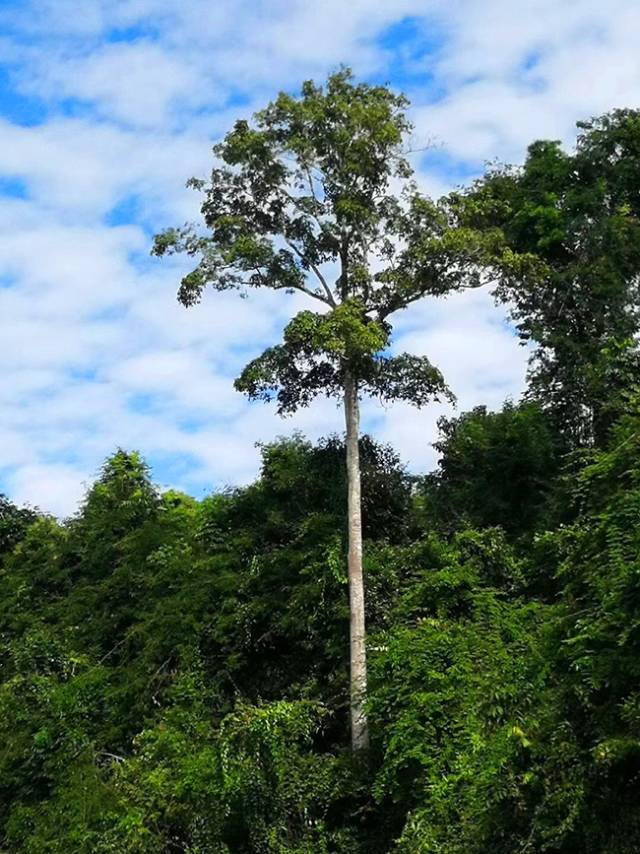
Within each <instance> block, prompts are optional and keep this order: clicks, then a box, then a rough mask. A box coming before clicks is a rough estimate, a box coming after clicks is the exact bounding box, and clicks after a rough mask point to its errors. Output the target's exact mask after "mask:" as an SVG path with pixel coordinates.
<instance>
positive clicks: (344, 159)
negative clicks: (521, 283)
mask: <svg viewBox="0 0 640 854" xmlns="http://www.w3.org/2000/svg"><path fill="white" fill-rule="evenodd" d="M406 107H407V101H406V99H405V98H404V96H402V95H398V94H395V93H393V92H391V91H390V90H389V89H388V88H387V87H385V86H371V85H368V84H364V83H359V84H356V83H355V82H354V81H353V78H352V75H351V72H350V71H349V70H347V69H345V70H342V71H340V72H338V73H336V74H333V75H332V76H331V77H330V78H329V80H328V82H327V84H326V86H325V87H320V86H317V85H315V84H314V83H312V82H309V81H308V82H306V83H304V84H303V87H302V92H301V96H300V97H299V98H295V97H292V96H291V95H289V94H285V93H281V94H280V95H279V96H278V97H277V98H276V100H275V101H274V102H272V103H271V104H269V105H268V106H267V107H266V109H264V110H262V111H261V112H258V113H256V114H255V116H254V120H253V122H252V123H249V122H247V121H244V120H242V121H238V122H236V124H235V126H234V128H233V130H232V131H230V133H228V134H227V136H226V137H225V138H224V140H223V141H222V142H221V143H220V144H219V145H216V146H215V148H214V153H215V155H216V158H217V161H218V163H217V165H216V166H215V168H214V169H213V171H212V173H211V177H210V179H209V180H206V181H205V180H200V179H191V180H190V181H189V184H190V185H191V186H192V187H194V188H196V189H197V190H200V191H201V192H202V193H203V195H204V200H203V203H202V208H201V211H202V216H203V219H204V225H205V228H201V227H197V226H185V227H183V228H179V229H169V230H167V231H165V232H163V233H161V234H159V235H157V236H156V238H155V245H154V252H155V253H156V254H157V255H164V254H167V253H173V252H186V253H187V254H189V255H191V256H194V257H196V258H197V259H198V263H197V266H196V267H195V269H194V270H193V271H192V272H190V273H189V274H188V275H186V276H185V277H184V278H183V280H182V283H181V285H180V289H179V292H178V298H179V300H180V301H181V302H182V303H183V304H184V305H185V306H191V305H193V304H194V303H197V302H198V301H199V300H200V298H201V296H202V294H203V292H204V290H205V289H206V288H207V287H209V286H210V287H212V288H213V289H215V290H217V291H225V290H230V289H238V290H244V289H246V288H251V287H254V288H269V289H272V290H283V291H286V292H291V293H293V292H301V293H303V294H305V295H306V296H307V297H309V298H310V299H311V300H313V301H314V302H316V303H318V304H319V310H318V311H310V310H304V311H301V312H300V313H299V314H297V315H296V316H295V317H294V318H293V319H292V320H291V322H290V323H289V324H288V325H287V326H286V328H285V330H284V340H283V342H282V343H281V344H279V345H277V346H274V347H269V348H268V349H267V350H265V352H264V353H263V354H262V355H261V356H259V357H258V358H256V359H254V360H253V361H252V362H250V363H249V364H248V365H247V366H246V368H245V369H244V370H243V372H242V374H241V375H240V377H239V378H238V380H237V381H236V388H237V389H239V390H241V391H243V392H245V393H247V394H248V395H249V397H251V398H257V399H263V400H271V399H273V398H275V399H276V401H277V405H278V411H279V412H280V414H287V413H291V412H294V411H295V410H296V409H298V408H299V407H302V406H306V405H307V404H308V403H309V402H310V401H311V400H312V399H313V398H314V397H315V396H316V395H318V394H324V395H326V396H329V397H338V398H340V399H341V400H342V403H343V406H344V412H345V425H346V457H347V476H348V478H347V479H348V575H349V597H350V613H351V626H350V639H351V642H350V651H351V654H350V663H351V737H352V746H353V748H354V750H355V751H359V750H362V749H365V748H366V747H367V745H368V740H369V734H368V727H367V717H366V708H365V701H366V690H367V667H366V647H365V641H366V638H365V611H364V586H363V573H362V518H361V492H360V459H359V444H358V440H359V432H360V426H359V425H360V412H359V404H360V398H361V396H362V395H363V394H365V393H369V394H372V395H375V396H377V397H379V398H381V399H383V400H388V401H390V400H405V401H410V402H411V403H413V404H415V405H417V406H423V405H424V404H426V403H428V402H429V401H432V400H434V399H438V398H439V397H446V396H450V393H449V392H448V390H447V388H446V385H445V383H444V380H443V378H442V375H441V374H440V372H439V371H438V370H437V369H436V368H435V367H434V366H433V365H432V364H431V363H430V362H429V360H428V359H426V358H424V357H420V356H414V355H410V354H407V353H403V354H398V355H388V353H386V352H385V351H386V350H387V348H388V347H389V345H390V336H391V325H390V322H389V318H390V316H391V315H392V314H393V312H395V311H397V310H399V309H403V308H406V307H407V306H408V305H409V304H410V303H413V302H415V301H417V300H419V299H421V298H422V297H424V296H426V295H429V294H431V295H441V294H445V293H447V292H449V291H451V290H454V289H457V288H461V287H463V286H473V285H477V284H479V283H480V281H481V278H482V275H481V266H482V263H483V262H484V260H486V258H488V257H489V255H490V254H491V253H492V252H494V251H495V249H496V241H499V237H498V235H497V233H495V232H492V231H491V230H489V231H483V232H482V235H480V234H479V233H476V232H474V231H473V230H472V229H469V228H461V227H457V226H456V224H455V222H453V221H452V218H451V210H450V209H449V208H448V206H447V205H446V204H445V203H443V202H441V203H435V202H433V201H431V200H429V199H427V198H425V197H423V196H421V195H420V194H419V193H418V190H417V187H416V185H415V183H414V181H413V180H412V169H411V167H410V165H409V163H408V160H407V157H406V152H405V150H404V148H403V145H404V139H405V138H406V134H407V133H408V131H409V130H410V123H409V121H408V119H407V117H406V114H405V111H406Z"/></svg>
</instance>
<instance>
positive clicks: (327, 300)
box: [284, 237, 336, 308]
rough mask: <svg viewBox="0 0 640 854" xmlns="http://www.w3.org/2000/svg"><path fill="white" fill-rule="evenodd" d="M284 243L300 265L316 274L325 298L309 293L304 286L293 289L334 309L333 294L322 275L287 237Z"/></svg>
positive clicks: (313, 292) (315, 292)
mask: <svg viewBox="0 0 640 854" xmlns="http://www.w3.org/2000/svg"><path fill="white" fill-rule="evenodd" d="M284 242H285V243H286V244H287V246H288V247H289V248H290V249H291V251H292V252H294V253H295V254H296V255H297V256H298V258H299V259H300V260H301V261H302V263H303V264H306V265H307V266H308V267H309V269H310V270H312V271H313V272H314V273H315V274H316V276H317V278H318V281H319V282H320V284H321V285H322V287H323V288H324V292H325V294H326V296H325V297H323V296H322V294H319V293H317V291H311V290H309V289H308V288H305V286H304V285H299V286H297V285H294V287H297V289H298V290H300V291H303V292H304V293H306V294H308V295H309V296H310V297H313V298H314V299H318V300H320V302H324V303H326V304H327V305H330V306H331V307H332V308H335V307H336V301H335V299H334V298H333V294H332V293H331V288H330V287H329V285H328V284H327V280H326V279H325V277H324V276H323V275H322V273H321V272H320V270H319V269H318V267H317V266H316V265H315V264H314V263H313V262H312V261H309V259H308V258H307V257H306V255H305V254H304V253H303V252H301V251H300V250H299V249H298V247H297V246H296V245H295V243H293V242H292V241H291V240H289V238H288V237H285V238H284Z"/></svg>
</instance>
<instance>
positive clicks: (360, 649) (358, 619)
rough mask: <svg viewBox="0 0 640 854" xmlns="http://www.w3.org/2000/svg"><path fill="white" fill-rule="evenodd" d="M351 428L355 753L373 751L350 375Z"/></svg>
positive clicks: (355, 412) (355, 411)
mask: <svg viewBox="0 0 640 854" xmlns="http://www.w3.org/2000/svg"><path fill="white" fill-rule="evenodd" d="M344 414H345V422H346V427H347V513H348V524H349V609H350V616H351V623H350V661H351V686H350V687H351V747H352V749H353V752H354V753H358V752H361V751H365V750H366V749H367V748H368V747H369V727H368V724H367V714H366V711H365V702H366V699H367V649H366V632H365V624H364V583H363V577H362V504H361V498H360V449H359V446H358V440H359V438H360V408H359V404H358V386H357V382H356V380H355V379H354V377H353V376H352V375H351V374H350V373H347V375H346V377H345V383H344Z"/></svg>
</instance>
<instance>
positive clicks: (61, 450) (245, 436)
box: [0, 0, 640, 515]
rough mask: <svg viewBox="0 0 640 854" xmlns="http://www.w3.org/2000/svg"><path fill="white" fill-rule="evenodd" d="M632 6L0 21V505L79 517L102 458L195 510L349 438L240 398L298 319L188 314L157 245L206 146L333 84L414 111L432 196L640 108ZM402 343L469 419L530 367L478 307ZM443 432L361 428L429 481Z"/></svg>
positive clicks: (254, 11)
mask: <svg viewBox="0 0 640 854" xmlns="http://www.w3.org/2000/svg"><path fill="white" fill-rule="evenodd" d="M639 36H640V7H639V6H638V4H637V3H636V2H635V0H610V2H609V3H608V4H606V5H605V4H602V3H601V2H597V3H596V2H591V0H573V2H565V3H560V4H559V3H557V2H555V0H554V2H551V0H523V2H521V3H513V2H512V0H511V2H508V0H483V2H479V0H449V2H444V0H419V2H418V0H395V2H394V3H389V2H381V0H352V2H351V3H349V4H346V3H344V2H342V0H340V2H338V0H325V2H323V3H321V4H320V3H317V2H310V0H258V2H255V0H254V2H248V0H216V2H215V3H212V2H211V0H206V2H205V0H182V2H181V3H175V2H169V0H84V2H82V3H78V2H77V0H38V2H36V0H33V2H26V0H21V2H18V0H13V2H11V0H9V2H8V0H4V2H3V3H2V4H1V5H0V196H1V197H2V204H1V205H0V220H1V221H2V222H1V226H2V227H1V228H0V338H1V340H2V348H0V368H1V371H0V376H1V377H2V381H1V382H0V490H1V491H5V492H7V493H8V494H9V495H11V496H12V497H13V498H14V499H15V500H17V501H19V502H30V503H38V504H39V505H40V506H41V507H42V508H43V509H45V510H48V511H51V512H55V513H57V514H60V515H64V514H68V513H72V512H73V511H74V509H75V507H76V506H77V503H78V501H79V500H80V499H81V497H82V494H83V490H84V488H85V485H86V484H87V483H88V482H90V481H91V479H92V477H93V476H94V475H95V473H96V471H97V469H98V468H99V466H100V463H101V461H102V460H103V459H104V457H105V456H106V455H107V454H109V453H110V452H111V451H113V450H114V449H115V448H116V447H118V446H122V447H126V448H136V449H139V450H140V451H141V452H142V453H143V454H144V455H145V456H146V458H147V459H148V460H149V462H150V463H151V464H152V466H153V468H154V473H155V476H156V478H157V480H158V481H159V482H160V483H162V484H163V485H166V486H169V485H170V486H175V487H178V488H182V489H185V490H188V491H190V492H191V493H193V494H195V495H202V494H204V493H205V492H208V491H210V490H211V489H214V488H218V487H220V486H222V485H225V484H231V483H244V482H247V481H248V480H250V479H251V478H252V477H253V476H254V475H255V473H256V470H257V466H258V451H257V449H256V447H255V444H256V442H260V441H267V440H269V439H271V438H273V437H275V436H277V435H282V434H287V433H290V432H291V431H292V430H296V429H297V430H302V431H303V432H305V433H307V434H308V435H309V436H311V437H314V438H315V437H317V436H320V435H323V434H327V433H329V432H332V431H337V430H341V428H342V422H341V414H340V412H339V411H338V410H337V408H336V406H335V404H334V403H332V402H325V401H318V402H317V403H315V404H314V405H313V406H312V407H310V408H309V409H308V410H306V411H304V412H302V413H300V414H299V415H298V416H296V417H295V418H293V419H287V420H285V421H282V420H281V419H279V418H277V416H276V415H275V413H274V411H273V409H272V408H270V407H268V406H267V407H265V406H262V405H259V404H251V403H249V402H247V401H246V400H244V399H243V398H242V397H241V396H240V395H238V394H236V393H235V392H234V390H233V385H232V381H233V377H234V376H235V375H236V374H237V373H238V371H239V369H240V368H241V367H242V365H243V364H244V363H245V362H246V361H247V359H249V358H251V357H253V356H254V355H256V354H257V353H258V352H260V351H261V349H262V348H263V347H264V346H265V345H267V344H269V343H272V342H274V341H276V340H277V339H278V337H279V334H280V330H281V328H282V325H283V324H284V323H285V322H286V320H287V318H288V317H289V316H290V315H291V314H292V313H293V312H294V311H296V310H297V309H299V308H300V305H301V303H300V302H299V301H298V300H297V299H296V298H291V299H289V300H288V299H287V298H286V297H285V298H281V297H280V296H279V295H270V294H256V296H255V297H252V298H251V299H250V300H239V299H237V298H235V297H234V295H232V294H215V295H212V296H211V298H210V299H207V300H206V301H205V302H204V303H203V304H202V305H201V306H199V307H198V308H197V309H193V310H190V311H186V310H185V309H183V308H181V307H180V306H179V305H178V304H177V302H176V300H175V290H176V284H177V281H178V279H179V277H180V274H181V271H182V269H183V267H182V261H180V260H176V261H171V262H167V261H162V262H160V261H158V260H154V259H152V258H150V256H149V246H150V240H151V236H152V234H153V233H154V231H156V230H158V229H160V228H162V227H164V226H166V225H170V224H176V223H180V222H183V221H185V220H191V219H194V218H196V217H197V210H198V199H197V196H196V195H195V194H194V193H193V192H191V191H187V190H186V189H185V187H184V182H185V180H186V179H187V178H188V177H189V176H190V175H193V174H196V175H202V174H206V172H207V170H208V168H209V167H210V149H211V145H212V143H213V142H215V141H216V139H218V138H219V137H220V135H221V134H223V133H224V131H225V130H226V129H228V128H229V127H230V125H231V124H232V122H233V121H234V119H235V118H237V117H238V116H240V115H248V114H250V113H251V112H252V110H253V109H256V108H260V107H261V106H263V105H264V104H265V103H266V102H267V101H268V100H269V99H271V98H272V97H273V96H274V94H275V93H276V92H277V91H278V90H279V89H283V88H284V89H288V90H291V91H295V90H296V89H297V88H298V86H299V84H300V82H301V81H302V80H303V79H305V78H309V77H312V78H315V79H317V80H322V79H323V78H324V77H325V76H326V74H327V72H329V71H331V70H334V69H335V68H337V67H338V66H339V65H340V64H342V63H346V64H349V65H351V66H352V67H353V68H354V69H355V71H356V73H357V74H358V76H359V77H361V78H363V79H367V80H370V81H385V82H390V83H391V84H392V85H394V86H396V87H397V88H401V89H404V90H405V91H406V92H407V94H408V95H409V96H410V98H411V101H412V108H411V115H412V119H413V121H414V123H415V132H414V138H413V140H412V143H413V147H415V148H422V147H424V146H425V145H427V144H429V145H431V148H430V149H429V150H428V151H427V152H426V153H423V154H416V155H415V162H414V165H415V167H416V169H417V171H418V176H419V179H420V182H421V184H422V187H423V189H424V190H425V191H426V192H429V193H432V194H434V195H438V194H440V193H443V192H446V191H447V190H448V189H449V188H451V187H452V186H454V185H456V184H459V183H461V182H464V181H466V180H468V179H469V178H470V177H472V176H473V175H474V174H477V172H478V171H479V170H481V169H482V164H483V163H484V162H485V161H487V160H492V159H494V158H499V159H501V160H504V161H507V162H519V161H521V159H522V157H523V155H524V152H525V150H526V146H527V144H528V143H529V142H531V141H532V140H533V139H535V138H539V137H551V138H558V139H562V140H563V141H564V142H565V143H566V144H567V145H568V146H570V145H572V143H573V140H574V125H575V121H576V120H577V119H580V118H585V117H588V116H591V115H594V114H598V113H601V112H604V111H605V110H608V109H611V108H613V107H617V106H638V101H639V100H640V60H639V59H638V51H637V44H638V38H639ZM396 343H397V345H398V346H399V347H402V348H403V349H407V350H411V351H413V352H416V353H426V354H428V355H429V356H430V357H431V358H432V359H433V361H434V362H435V363H436V364H438V365H439V366H440V367H441V368H442V369H443V371H444V373H445V375H446V377H447V379H448V381H449V383H450V385H451V387H452V388H453V390H454V391H455V393H456V394H457V395H458V398H459V405H460V408H468V407H470V406H473V405H476V404H478V403H487V404H488V405H489V406H493V407H495V406H499V405H500V403H501V401H502V400H503V399H504V398H505V397H506V396H509V395H511V396H517V395H518V394H519V393H520V391H521V389H522V385H523V377H524V368H525V360H526V353H525V352H524V351H523V350H522V349H521V348H519V347H518V345H517V342H516V341H515V339H514V337H513V335H512V332H511V330H510V329H509V327H508V324H507V323H505V315H504V312H502V311H500V310H498V309H496V308H495V307H494V306H493V304H492V301H491V298H490V296H489V294H487V293H485V292H475V293H469V294H465V295H459V296H455V297H451V298H449V299H447V300H444V301H439V302H432V303H424V304H422V305H420V306H417V307H415V308H414V309H412V310H411V311H410V312H408V313H407V314H406V316H404V317H403V318H402V320H401V322H400V323H399V324H398V327H397V334H396ZM443 411H446V410H444V409H443V408H437V407H433V408H431V409H429V410H426V411H423V412H416V411H414V410H411V409H410V408H408V407H405V406H401V405H398V406H394V407H391V408H388V409H383V408H381V407H379V406H377V405H375V404H373V403H369V404H367V405H366V411H365V426H366V427H367V429H370V430H372V431H373V432H374V433H375V435H376V436H378V437H379V438H380V439H382V440H385V441H390V442H392V443H393V444H394V445H395V446H396V447H397V448H398V449H399V450H400V451H401V453H402V454H403V456H404V458H405V459H406V460H407V461H408V462H409V464H410V466H411V467H412V468H413V469H414V470H416V471H420V470H425V469H427V468H429V467H430V466H432V465H433V462H434V452H433V449H432V447H431V444H430V443H431V442H432V441H433V439H434V438H435V435H436V426H435V424H436V419H437V417H438V415H440V414H442V412H443Z"/></svg>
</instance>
